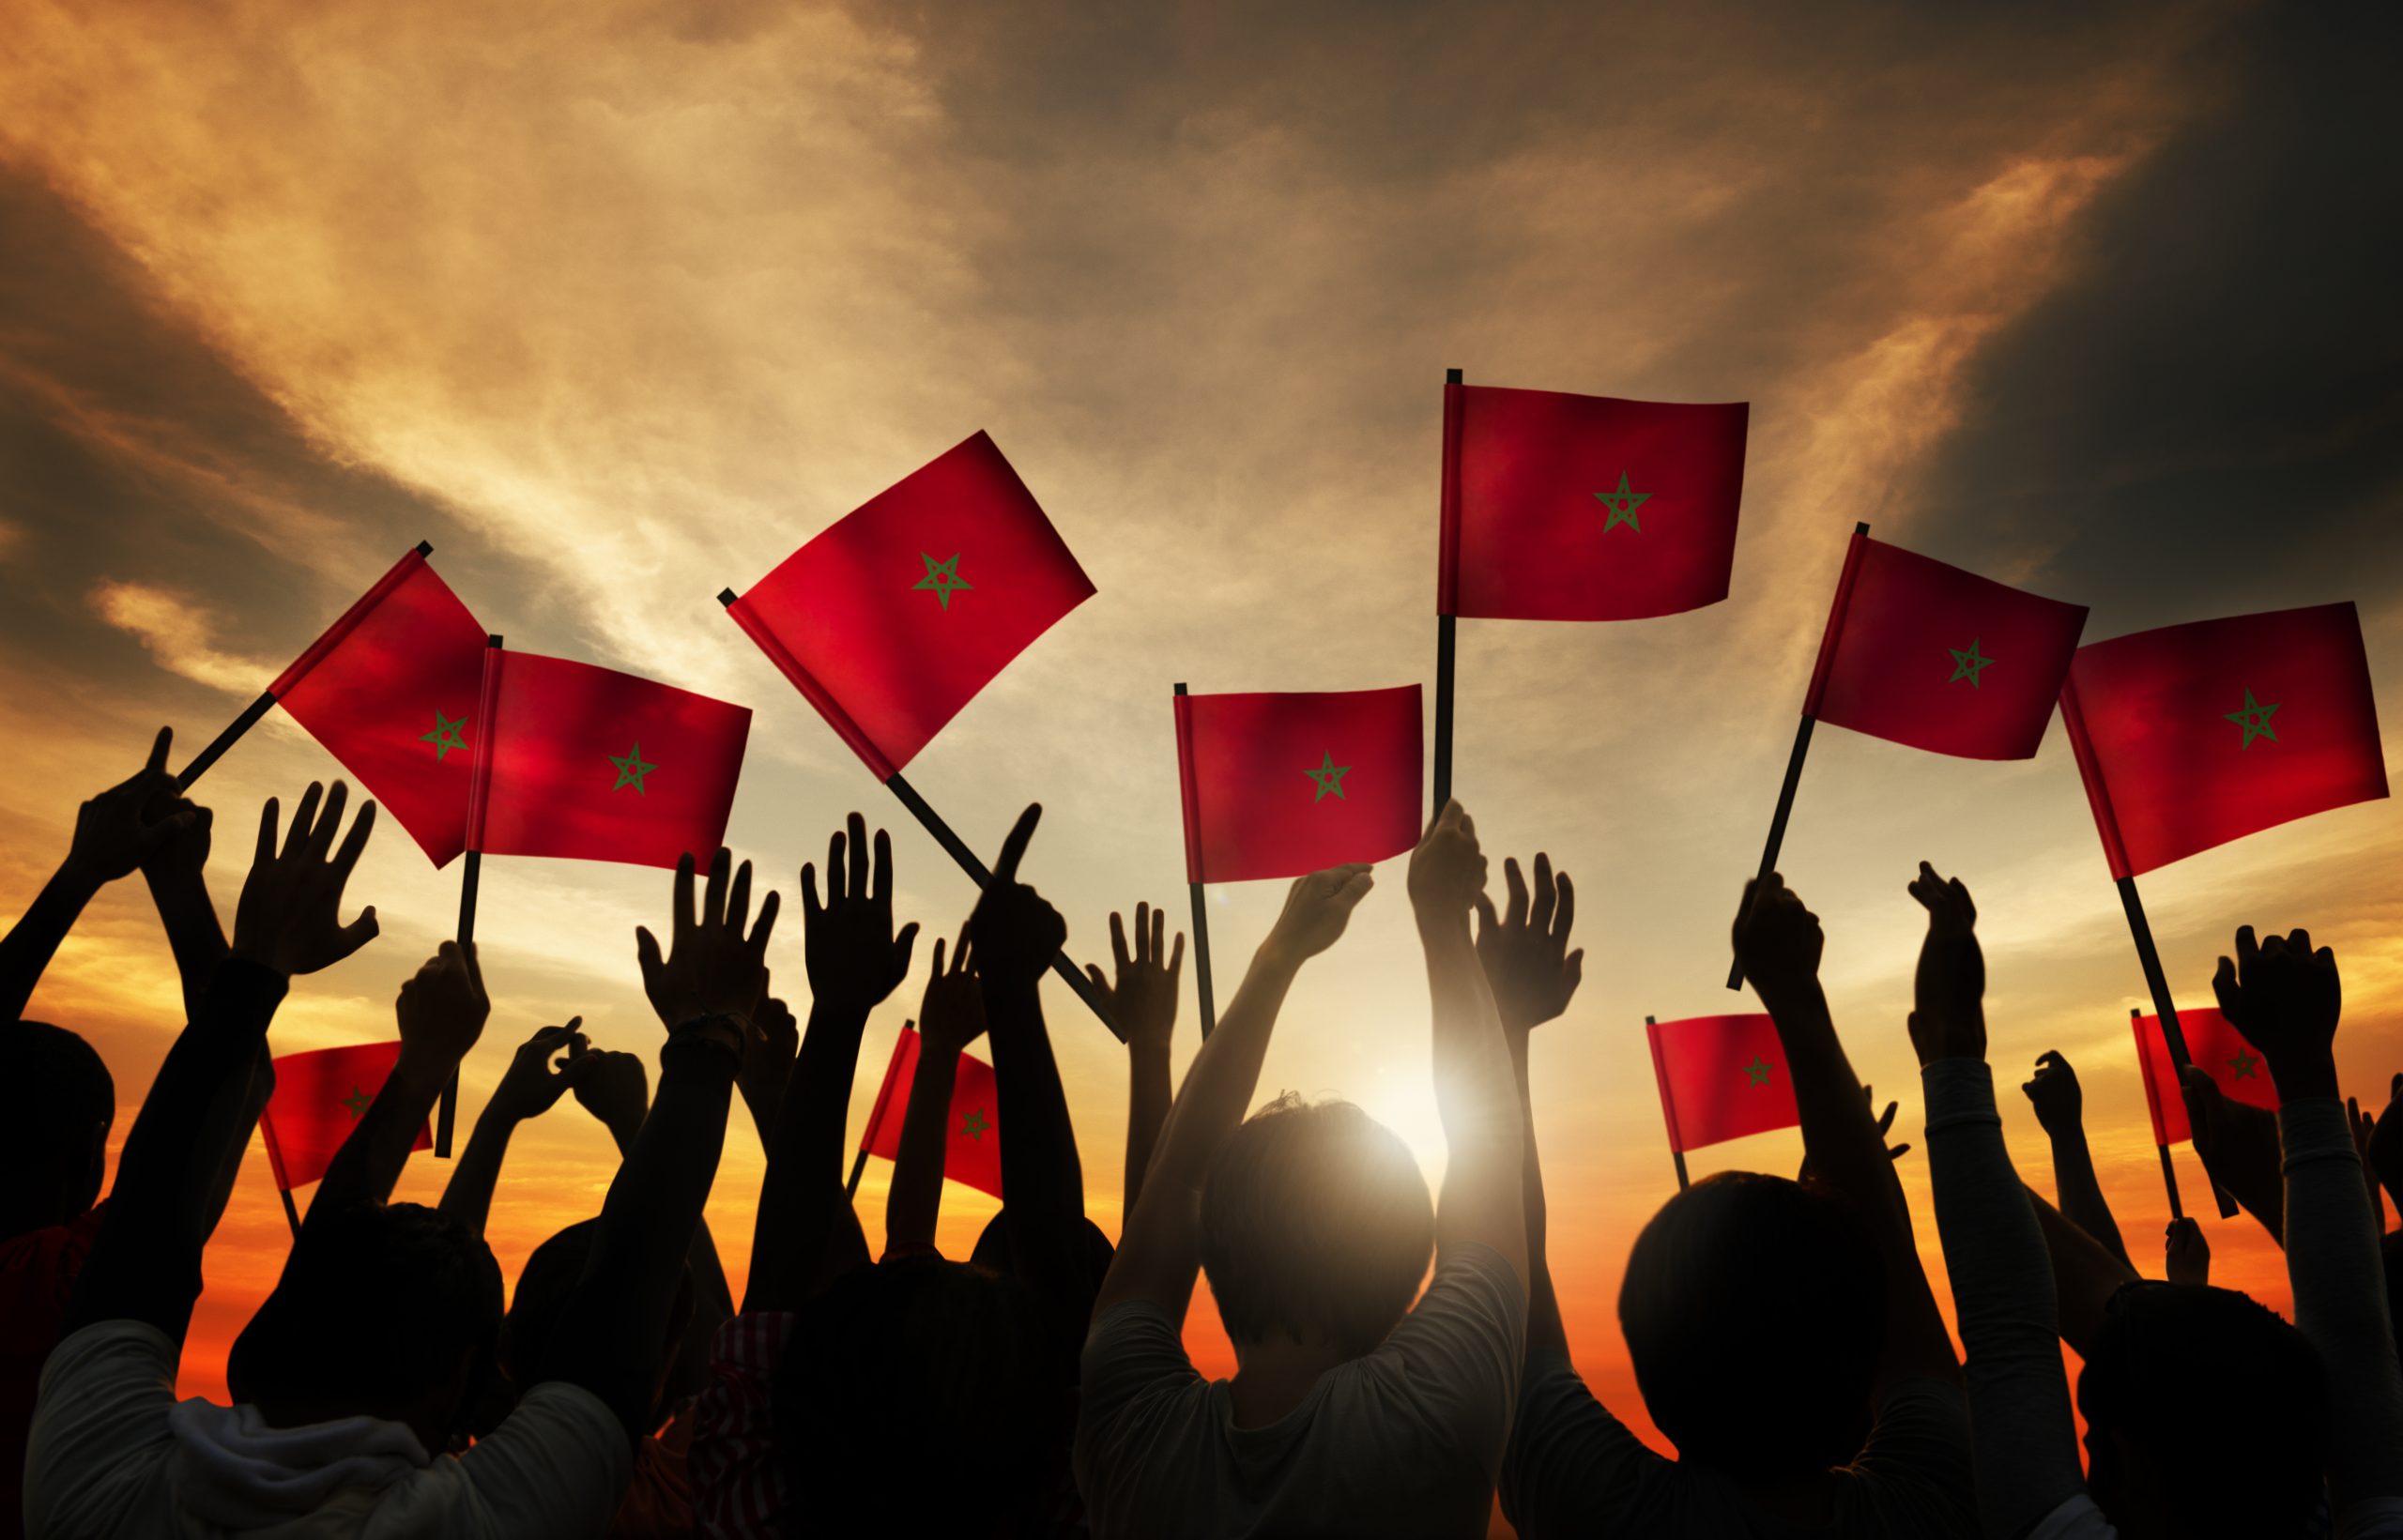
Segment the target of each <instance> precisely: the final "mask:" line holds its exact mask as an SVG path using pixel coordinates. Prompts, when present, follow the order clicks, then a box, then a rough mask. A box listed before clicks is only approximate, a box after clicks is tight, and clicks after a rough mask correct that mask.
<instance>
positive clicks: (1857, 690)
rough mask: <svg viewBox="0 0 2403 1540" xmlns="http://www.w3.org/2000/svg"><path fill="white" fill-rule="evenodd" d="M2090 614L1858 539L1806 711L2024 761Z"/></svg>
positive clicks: (1872, 731) (1855, 726) (1895, 735)
mask: <svg viewBox="0 0 2403 1540" xmlns="http://www.w3.org/2000/svg"><path fill="white" fill-rule="evenodd" d="M2085 626H2086V606H2085V605H2083V604H2064V603H2061V602H2059V601H2058V600H2053V599H2045V598H2042V597H2040V596H2038V595H2036V594H2032V593H2028V592H2027V591H2025V590H2024V589H2020V588H2013V587H2007V586H2005V585H2003V584H2000V583H1997V582H1994V581H1993V580H1992V579H1989V578H1983V577H1980V576H1979V575H1978V574H1976V573H1975V572H1963V571H1962V570H1961V569H1960V568H1958V567H1951V566H1947V565H1946V564H1945V563H1943V562H1940V561H1935V560H1931V559H1930V558H1929V557H1923V556H1921V555H1919V554H1918V553H1916V552H1912V551H1906V550H1904V549H1903V548H1902V547H1901V546H1899V545H1889V544H1886V543H1885V542H1884V541H1874V540H1871V539H1870V538H1869V537H1868V536H1866V535H1862V534H1855V535H1854V536H1853V537H1852V545H1851V548H1850V549H1849V550H1848V551H1847V552H1846V554H1845V557H1844V575H1843V576H1842V577H1840V578H1838V579H1837V581H1836V598H1835V602H1834V603H1833V604H1832V605H1831V606H1829V611H1828V629H1827V631H1826V632H1825V633H1823V634H1822V635H1821V637H1820V640H1819V661H1818V663H1817V665H1816V666H1815V667H1814V669H1813V670H1812V673H1811V690H1810V694H1809V696H1808V697H1807V699H1806V700H1805V702H1804V704H1803V707H1802V709H1803V710H1804V711H1806V712H1808V713H1809V714H1810V715H1812V716H1814V717H1816V718H1817V719H1818V720H1820V721H1821V722H1826V723H1831V724H1834V725H1836V726H1839V727H1849V728H1851V729H1852V730H1853V731H1855V732H1858V733H1867V734H1869V735H1870V736H1871V737H1873V738H1883V739H1887V740H1890V741H1892V742H1896V743H1904V744H1907V745H1909V746H1910V747H1912V748H1914V749H1925V750H1927V751H1928V752H1930V753H1932V754H1949V755H1958V756H1960V757H1961V758H1964V759H2026V758H2028V757H2030V756H2031V755H2034V754H2035V752H2036V747H2037V745H2038V744H2040V743H2042V742H2043V740H2044V727H2045V724H2047V723H2049V722H2051V720H2052V716H2053V702H2054V701H2055V700H2057V699H2059V695H2060V688H2061V680H2062V679H2063V678H2065V677H2066V676H2067V675H2068V673H2069V665H2070V659H2071V658H2072V657H2073V656H2074V654H2075V653H2076V651H2077V636H2078V633H2079V632H2080V631H2082V630H2084V629H2085Z"/></svg>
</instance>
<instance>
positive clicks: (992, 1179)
mask: <svg viewBox="0 0 2403 1540" xmlns="http://www.w3.org/2000/svg"><path fill="white" fill-rule="evenodd" d="M919 1042H920V1038H919V1034H918V1032H917V1030H916V1029H914V1028H910V1027H904V1028H902V1029H901V1036H900V1039H899V1040H898V1041H897V1042H895V1044H893V1059H892V1061H891V1062H890V1063H888V1064H886V1065H885V1066H884V1084H883V1085H881V1086H880V1087H878V1088H877V1092H876V1106H875V1108H874V1109H873V1110H872V1111H870V1112H869V1113H868V1116H867V1129H866V1131H865V1133H863V1134H862V1135H861V1136H860V1150H861V1151H862V1152H864V1153H865V1154H870V1155H877V1156H880V1157H882V1158H883V1159H885V1160H898V1159H899V1158H900V1157H901V1125H902V1122H903V1121H904V1120H905V1118H906V1117H907V1115H908V1113H909V1110H910V1086H911V1082H913V1081H914V1080H916V1079H917V1076H918V1045H919ZM1001 1115H1002V1099H1001V1092H1000V1090H999V1088H998V1087H997V1085H996V1083H995V1081H994V1079H993V1066H992V1065H990V1064H987V1063H986V1062H985V1061H984V1060H981V1059H978V1058H977V1057H976V1056H975V1055H973V1054H965V1053H964V1054H961V1055H960V1056H959V1070H958V1075H957V1079H955V1080H954V1081H953V1082H952V1088H951V1109H950V1111H949V1112H948V1113H946V1114H945V1115H944V1118H943V1164H942V1174H943V1175H944V1176H945V1177H947V1178H949V1179H950V1180H951V1181H953V1182H966V1183H968V1185H970V1186H971V1187H973V1188H975V1189H976V1190H977V1191H979V1192H986V1193H990V1194H992V1195H993V1196H994V1197H1001V1196H1002V1129H1001V1123H1000V1121H999V1120H1000V1118H1001Z"/></svg>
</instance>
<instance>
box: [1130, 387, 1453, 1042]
mask: <svg viewBox="0 0 2403 1540" xmlns="http://www.w3.org/2000/svg"><path fill="white" fill-rule="evenodd" d="M1444 383H1445V384H1446V385H1459V384H1461V383H1462V380H1461V372H1460V371H1459V370H1457V369H1446V370H1445V371H1444ZM1449 393H1450V392H1448V391H1446V395H1447V396H1448V395H1449ZM1448 406H1449V403H1448V402H1447V403H1446V407H1447V409H1446V412H1445V413H1444V478H1445V481H1446V485H1445V489H1444V496H1445V500H1446V502H1448V501H1449V500H1450V497H1451V487H1450V484H1449V483H1450V480H1451V478H1452V476H1453V475H1454V474H1455V470H1456V467H1455V466H1454V465H1453V446H1452V430H1453V427H1454V423H1453V420H1452V413H1451V412H1450V410H1448ZM1441 538H1443V539H1446V540H1448V539H1450V531H1449V530H1446V532H1445V533H1444V535H1443V536H1442V537H1441ZM1450 557H1451V553H1450V552H1448V551H1446V553H1445V560H1446V562H1447V563H1448V562H1449V560H1450ZM1439 587H1440V584H1439ZM1448 608H1449V606H1448V605H1446V603H1445V602H1444V595H1443V594H1441V593H1438V594H1437V595H1436V613H1435V805H1434V808H1433V810H1432V811H1431V813H1430V814H1429V815H1428V821H1429V822H1433V821H1434V819H1435V818H1436V817H1437V816H1440V815H1441V814H1442V813H1443V811H1444V808H1445V806H1446V804H1447V803H1448V802H1450V801H1451V800H1452V652H1453V643H1454V641H1455V639H1456V638H1455V634H1454V633H1456V632H1457V630H1458V629H1459V628H1458V622H1457V620H1456V618H1454V617H1453V616H1451V615H1450V614H1448V613H1446V611H1447V609H1448ZM1178 688H1179V689H1180V690H1182V689H1183V686H1179V687H1178ZM1197 912H1198V910H1197ZM1194 925H1195V928H1196V929H1197V930H1198V929H1199V928H1200V925H1201V921H1200V920H1198V919H1197V920H1196V921H1195V922H1194ZM1205 977H1206V974H1205ZM1202 1019H1203V1020H1204V1021H1207V1020H1208V1019H1209V1017H1208V1014H1207V1012H1204V1013H1203V1016H1202Z"/></svg>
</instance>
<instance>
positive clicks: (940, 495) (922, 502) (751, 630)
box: [720, 433, 1094, 781]
mask: <svg viewBox="0 0 2403 1540" xmlns="http://www.w3.org/2000/svg"><path fill="white" fill-rule="evenodd" d="M1093 591H1094V588H1093V583H1092V580H1091V579H1089V578H1087V577H1086V576H1085V573H1084V569H1083V568H1081V567H1079V566H1078V565H1077V558H1076V557H1074V556H1072V555H1070V554H1069V551H1068V547H1067V545H1066V543H1065V542H1064V541H1062V540H1061V539H1060V535H1059V531H1057V530H1055V529H1053V528H1052V527H1051V521H1050V520H1049V519H1048V518H1046V517H1044V514H1043V510H1042V508H1041V506H1040V505H1038V504H1037V503H1036V502H1035V500H1034V495H1033V493H1030V492H1029V491H1027V490H1026V483H1025V482H1023V481H1021V480H1018V472H1017V471H1015V470H1013V469H1011V468H1010V463H1009V462H1008V461H1007V460H1004V459H1003V458H1002V451H1001V450H999V449H997V448H995V447H994V445H993V441H992V440H991V439H990V438H988V437H987V436H986V435H983V434H981V433H980V434H978V435H975V436H974V437H972V438H971V439H969V440H968V441H967V442H965V443H963V444H959V445H957V446H955V447H954V448H952V449H950V450H946V451H945V452H944V453H942V454H941V455H939V456H938V457H936V458H935V459H934V460H933V461H931V462H929V463H928V464H926V465H922V466H920V467H919V468H918V469H916V470H914V471H911V473H910V474H909V475H908V476H906V477H904V478H902V479H901V480H899V481H897V482H895V484H894V485H893V486H891V487H889V488H887V489H886V490H884V491H883V492H880V493H879V494H877V495H876V496H874V497H871V498H869V499H868V500H867V501H866V502H865V503H864V504H862V505H861V506H860V507H859V508H858V509H856V510H854V511H852V512H850V513H849V514H847V515H845V516H844V517H843V518H842V519H841V520H839V521H837V522H836V523H835V524H834V525H833V526H830V527H829V528H827V529H825V530H824V531H822V532H820V533H819V535H818V537H817V538H816V539H814V540H812V541H810V542H809V543H808V544H806V545H804V546H803V547H802V548H801V549H800V550H798V551H795V552H794V553H793V554H792V555H791V556H789V557H786V558H785V560H784V561H783V562H782V563H781V564H780V565H779V566H778V567H777V568H776V570H775V571H773V572H770V573H769V574H768V575H767V576H765V577H763V578H761V579H760V580H759V581H758V583H756V584H754V585H752V587H751V590H750V592H748V593H745V594H743V595H742V596H741V597H740V598H727V596H725V595H721V596H720V597H721V598H724V599H726V601H727V602H726V607H727V614H729V615H731V616H732V617H733V618H734V622H735V624H737V625H739V626H741V627H742V630H743V633H744V634H745V635H747V636H749V637H750V638H751V640H752V641H753V642H754V643H755V644H757V645H758V648H759V650H760V651H762V652H764V653H766V654H767V655H768V659H769V661H770V662H772V663H774V664H775V665H776V667H777V668H778V669H779V670H780V671H782V673H783V674H784V676H785V678H786V679H789V680H791V681H792V686H793V688H794V689H796V690H798V691H800V692H801V693H802V694H803V695H804V697H806V698H807V699H808V701H809V703H810V704H811V705H812V706H815V707H817V708H818V710H819V714H820V715H822V716H823V717H825V719H826V722H827V724H828V725H829V726H831V727H833V728H834V731H835V732H836V733H837V734H838V735H839V736H840V737H841V738H842V740H843V741H844V742H845V743H848V744H849V745H850V748H851V752H852V753H854V754H856V755H859V756H860V758H861V759H863V760H865V761H866V763H867V768H868V769H869V770H873V771H875V772H876V778H877V779H878V780H880V781H885V780H890V779H892V777H893V775H894V773H895V771H897V770H900V769H901V768H902V767H903V766H905V765H907V764H909V762H910V760H911V758H912V757H913V756H914V755H916V754H917V752H918V751H919V750H920V749H923V748H925V747H926V743H927V741H928V740H931V739H932V738H933V737H934V736H935V734H936V733H937V732H939V731H941V728H942V725H943V724H945V723H947V722H949V721H950V720H951V719H952V718H953V717H954V716H957V714H958V713H959V710H960V709H961V708H962V707H964V706H966V705H967V704H968V703H969V702H970V701H971V700H972V699H974V698H975V696H976V693H977V692H978V691H980V690H982V689H984V688H985V686H986V685H987V683H988V682H990V681H991V679H992V678H993V676H994V675H996V674H999V673H1000V672H1001V671H1002V670H1003V668H1004V667H1006V666H1008V664H1009V662H1010V660H1011V659H1013V658H1015V657H1017V656H1018V654H1019V653H1020V652H1023V651H1025V650H1026V648H1027V647H1028V646H1029V644H1031V643H1033V640H1034V639H1035V638H1036V637H1038V636H1040V635H1042V634H1043V633H1045V632H1047V631H1048V630H1050V629H1051V626H1052V623H1053V622H1054V621H1056V620H1058V619H1059V618H1061V617H1062V616H1064V615H1065V614H1067V613H1068V612H1069V611H1070V610H1072V609H1075V608H1076V607H1077V606H1078V605H1079V604H1081V603H1083V602H1085V601H1086V600H1087V599H1090V598H1092V597H1093Z"/></svg>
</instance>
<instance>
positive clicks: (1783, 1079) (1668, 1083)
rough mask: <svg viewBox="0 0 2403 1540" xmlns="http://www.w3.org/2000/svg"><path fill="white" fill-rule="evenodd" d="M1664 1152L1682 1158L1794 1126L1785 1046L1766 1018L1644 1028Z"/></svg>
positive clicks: (1695, 1020)
mask: <svg viewBox="0 0 2403 1540" xmlns="http://www.w3.org/2000/svg"><path fill="white" fill-rule="evenodd" d="M1644 1035H1645V1037H1646V1038H1647V1039H1648V1040H1649V1041H1650V1043H1651V1044H1652V1073H1653V1074H1654V1075H1656V1076H1657V1077H1658V1078H1659V1080H1660V1083H1661V1120H1662V1121H1665V1122H1666V1123H1667V1124H1668V1125H1669V1148H1670V1149H1671V1150H1674V1151H1676V1152H1677V1153H1678V1154H1680V1155H1682V1154H1684V1153H1685V1152H1686V1151H1689V1150H1699V1149H1701V1148H1702V1147H1703V1146H1705V1145H1710V1144H1718V1143H1721V1142H1722V1141H1724V1140H1727V1139H1740V1138H1742V1137H1743V1136H1745V1135H1747V1134H1766V1133H1768V1131H1769V1130H1771V1129H1775V1128H1794V1127H1798V1126H1799V1125H1800V1123H1801V1121H1802V1115H1801V1113H1799V1112H1798V1111H1797V1110H1796V1109H1795V1105H1794V1078H1793V1076H1792V1075H1788V1074H1787V1073H1786V1069H1785V1044H1783V1043H1781V1042H1779V1041H1778V1036H1777V1027H1776V1025H1775V1024H1774V1023H1772V1022H1771V1021H1770V1020H1769V1018H1768V1016H1766V1015H1761V1014H1750V1015H1735V1016H1689V1017H1687V1018H1686V1019H1685V1020H1683V1021H1662V1022H1653V1021H1648V1020H1647V1021H1646V1022H1645V1024H1644Z"/></svg>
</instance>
